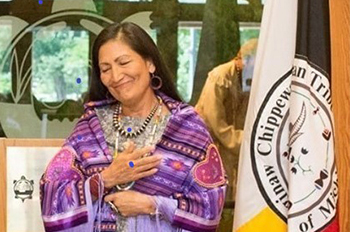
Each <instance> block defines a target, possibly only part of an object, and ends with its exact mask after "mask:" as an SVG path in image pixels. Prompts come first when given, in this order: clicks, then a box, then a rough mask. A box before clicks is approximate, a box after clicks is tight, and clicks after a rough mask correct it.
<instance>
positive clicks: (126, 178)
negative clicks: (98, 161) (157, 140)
mask: <svg viewBox="0 0 350 232" xmlns="http://www.w3.org/2000/svg"><path fill="white" fill-rule="evenodd" d="M153 150H154V147H151V146H148V147H143V148H141V149H135V144H134V143H133V142H130V143H129V144H128V146H127V148H126V149H125V150H124V151H123V152H121V153H120V154H118V156H117V157H116V158H115V159H114V160H113V162H112V163H111V165H109V166H108V168H106V169H105V170H103V171H102V172H101V176H102V180H103V182H104V186H105V187H106V188H112V187H114V186H115V185H117V184H125V183H128V182H131V181H135V180H138V179H141V178H144V177H147V176H151V175H153V174H155V173H156V172H157V171H158V169H157V168H156V166H157V165H159V164H160V162H161V159H162V157H161V156H160V155H152V156H146V157H143V156H144V155H145V154H147V153H152V152H153ZM130 161H131V162H133V164H134V166H133V167H131V166H129V163H130Z"/></svg>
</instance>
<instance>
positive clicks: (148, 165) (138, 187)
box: [41, 23, 227, 232]
mask: <svg viewBox="0 0 350 232" xmlns="http://www.w3.org/2000/svg"><path fill="white" fill-rule="evenodd" d="M92 58H93V76H92V79H91V88H90V100H91V101H90V102H89V103H87V104H86V105H85V114H84V115H83V117H82V118H81V119H80V120H79V122H78V123H77V125H76V128H75V129H74V131H73V133H72V134H71V135H70V136H69V137H68V139H67V140H66V143H65V145H64V146H63V148H62V149H61V151H60V152H58V154H57V155H56V156H55V157H54V158H53V159H52V161H51V162H50V164H49V166H48V167H47V170H46V172H45V174H44V175H43V177H42V181H41V196H42V197H41V199H42V201H41V202H42V214H43V215H42V216H43V221H44V225H45V228H46V230H47V231H74V232H77V231H84V232H85V231H95V230H99V229H101V231H118V232H129V231H137V232H143V231H144V232H149V231H159V232H160V231H162V232H167V231H174V232H175V231H184V232H185V231H201V232H205V231H216V228H217V226H218V224H219V221H220V218H221V212H222V209H223V206H224V199H225V191H226V184H227V180H226V177H225V171H224V169H223V164H222V162H221V158H220V155H219V153H218V150H217V148H216V147H215V145H214V144H213V140H212V138H211V137H210V134H209V132H208V131H207V129H206V126H205V125H204V123H203V121H202V120H201V119H200V117H199V116H198V114H197V113H196V112H195V111H194V109H193V107H192V106H189V105H187V104H185V103H183V102H181V101H180V98H179V96H178V95H177V93H176V90H175V86H174V83H173V82H172V79H171V77H170V75H169V74H168V71H167V67H166V65H165V64H164V62H163V61H162V58H161V56H160V53H159V51H158V48H157V47H156V45H155V44H154V42H153V40H152V39H151V37H150V36H149V35H148V34H147V33H146V32H145V31H144V30H143V29H141V28H140V27H139V26H137V25H136V24H133V23H122V24H113V25H111V26H109V27H107V28H105V29H104V30H103V31H102V32H101V33H100V34H99V35H98V37H97V38H96V40H95V43H94V46H93V57H92ZM154 81H155V82H157V83H158V84H157V85H156V86H154V85H153V83H154Z"/></svg>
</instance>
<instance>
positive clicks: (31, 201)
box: [0, 138, 64, 232]
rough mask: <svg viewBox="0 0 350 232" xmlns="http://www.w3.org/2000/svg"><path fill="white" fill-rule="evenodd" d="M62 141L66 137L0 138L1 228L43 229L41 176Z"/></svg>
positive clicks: (17, 230)
mask: <svg viewBox="0 0 350 232" xmlns="http://www.w3.org/2000/svg"><path fill="white" fill-rule="evenodd" d="M63 142H64V140H63V139H6V138H1V139H0V231H4V232H40V231H44V227H43V224H42V221H41V217H40V215H41V209H40V196H39V183H40V177H41V175H42V174H43V173H44V171H45V168H46V166H47V165H48V163H49V161H50V160H51V158H52V157H53V156H54V155H55V154H56V153H57V152H58V150H59V149H60V148H61V146H62V144H63ZM34 158H35V159H34ZM19 221H20V223H19Z"/></svg>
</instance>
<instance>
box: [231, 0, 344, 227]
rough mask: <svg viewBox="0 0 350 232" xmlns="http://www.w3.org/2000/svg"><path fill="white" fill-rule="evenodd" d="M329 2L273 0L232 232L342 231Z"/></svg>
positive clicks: (268, 7) (259, 60)
mask: <svg viewBox="0 0 350 232" xmlns="http://www.w3.org/2000/svg"><path fill="white" fill-rule="evenodd" d="M328 11H329V7H328V0H299V2H298V0H283V1H280V0H270V1H269V0H268V1H267V2H266V4H265V7H264V12H263V19H262V24H261V25H262V26H261V32H260V37H259V44H258V50H257V58H256V64H255V70H254V77H253V83H252V89H251V96H250V100H249V107H248V112H247V118H246V124H245V127H244V131H245V132H244V133H245V135H244V140H243V142H242V147H241V154H240V163H239V173H238V183H237V195H236V208H235V217H234V228H233V231H239V232H259V231H268V232H285V231H289V232H298V231H300V232H306V231H327V232H330V231H332V232H333V231H334V232H335V231H339V228H338V223H337V217H336V215H337V214H336V205H337V198H338V185H337V173H336V167H335V160H334V150H333V148H334V138H333V131H334V128H333V116H332V112H331V92H330V76H329V74H330V52H329V49H330V47H329V12H328Z"/></svg>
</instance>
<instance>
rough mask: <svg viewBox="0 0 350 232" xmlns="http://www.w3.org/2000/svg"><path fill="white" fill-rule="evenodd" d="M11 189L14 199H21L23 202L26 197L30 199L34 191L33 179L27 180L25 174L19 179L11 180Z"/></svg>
mask: <svg viewBox="0 0 350 232" xmlns="http://www.w3.org/2000/svg"><path fill="white" fill-rule="evenodd" d="M13 191H14V193H15V198H16V199H18V198H19V199H21V200H22V202H24V201H25V200H26V199H32V195H33V192H34V181H33V180H28V179H27V178H25V176H21V179H19V180H14V181H13Z"/></svg>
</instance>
